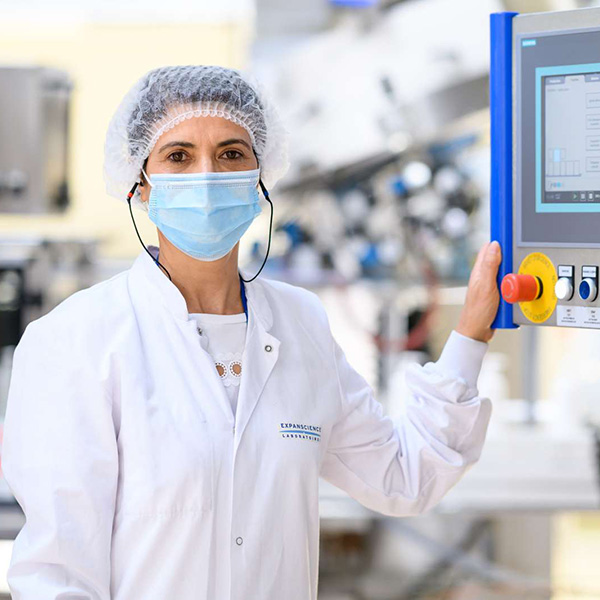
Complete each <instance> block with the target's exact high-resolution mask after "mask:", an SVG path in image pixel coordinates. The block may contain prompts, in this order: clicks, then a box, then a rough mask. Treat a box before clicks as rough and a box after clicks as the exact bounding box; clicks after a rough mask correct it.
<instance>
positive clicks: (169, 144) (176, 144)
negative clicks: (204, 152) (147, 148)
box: [159, 142, 196, 152]
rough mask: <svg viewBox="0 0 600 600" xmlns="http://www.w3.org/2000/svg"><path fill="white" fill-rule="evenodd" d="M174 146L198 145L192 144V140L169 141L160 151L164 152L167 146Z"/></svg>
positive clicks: (187, 146)
mask: <svg viewBox="0 0 600 600" xmlns="http://www.w3.org/2000/svg"><path fill="white" fill-rule="evenodd" d="M173 146H179V147H181V148H195V147H196V145H195V144H192V142H169V143H168V144H165V145H164V146H161V148H160V150H159V152H162V151H163V150H165V149H166V148H172V147H173Z"/></svg>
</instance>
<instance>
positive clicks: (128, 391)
mask: <svg viewBox="0 0 600 600" xmlns="http://www.w3.org/2000/svg"><path fill="white" fill-rule="evenodd" d="M282 140H283V130H282V128H281V127H280V125H279V122H278V120H277V117H276V114H275V112H274V111H273V109H272V108H270V107H269V105H268V103H267V102H266V100H265V98H264V96H263V95H261V94H260V93H259V92H258V88H257V87H256V86H255V85H252V84H250V83H249V82H248V81H247V80H246V79H244V78H242V76H241V75H240V74H239V73H238V72H236V71H233V70H229V69H224V68H220V67H205V66H191V67H165V68H160V69H155V70H153V71H151V72H149V73H147V74H146V75H145V76H144V77H142V79H141V80H140V81H139V82H138V83H137V84H136V85H135V86H134V87H133V89H132V90H131V91H130V92H129V93H128V95H127V96H126V97H125V99H124V100H123V102H122V104H121V105H120V107H119V109H118V110H117V113H116V114H115V117H114V118H113V120H112V122H111V124H110V127H109V131H108V134H107V141H106V157H105V177H106V181H107V189H108V191H109V193H111V194H113V195H115V196H117V197H118V198H120V199H125V198H127V199H128V200H129V201H130V202H133V204H134V205H135V206H140V207H143V208H145V209H147V210H148V213H149V217H150V219H152V221H153V222H154V223H156V224H157V228H158V236H159V247H160V254H159V253H158V250H159V249H158V248H156V247H153V246H151V247H150V249H149V251H146V249H145V248H144V250H143V251H141V252H140V254H139V256H138V257H137V259H136V260H135V262H134V264H133V266H132V267H131V268H130V269H129V270H127V271H125V272H123V273H120V274H118V275H115V276H114V277H112V278H111V279H109V280H107V281H104V282H102V283H99V284H96V285H94V286H92V287H90V288H88V289H85V290H82V291H79V292H77V293H75V294H73V295H72V296H70V297H69V298H67V299H66V300H65V301H63V302H62V303H61V304H60V305H59V306H57V307H56V308H54V309H53V310H52V311H50V312H49V313H48V314H47V315H45V316H43V317H41V318H39V319H37V320H35V321H33V322H32V323H30V324H29V325H28V326H27V328H26V330H25V333H24V335H23V337H22V339H21V341H20V343H19V345H18V346H17V348H16V351H15V355H14V369H13V374H12V380H11V385H10V391H9V400H8V408H7V416H6V423H5V438H4V450H3V469H4V474H5V477H6V480H7V482H8V484H9V486H10V488H11V490H12V492H13V493H14V495H15V497H16V498H17V500H18V501H19V503H20V504H21V506H22V507H23V510H24V512H25V515H26V517H27V522H26V524H25V526H24V527H23V529H22V531H21V532H20V534H19V535H18V537H17V539H16V541H15V545H14V550H13V555H12V561H11V565H10V570H9V573H8V581H9V584H10V587H11V591H12V594H13V598H14V600H39V599H40V598H43V599H44V600H51V599H56V600H58V599H61V600H62V599H66V598H73V599H75V598H77V599H78V600H83V599H85V600H92V599H94V600H98V599H101V600H108V599H109V598H110V599H115V600H133V599H140V600H155V599H156V600H159V599H160V600H165V599H166V598H176V599H177V600H192V599H193V600H200V599H203V600H205V599H206V600H208V599H210V600H222V599H225V598H227V599H230V598H233V599H236V600H242V599H248V598H253V599H254V598H256V599H260V600H271V599H272V600H280V599H281V598H286V599H288V600H289V599H291V600H307V599H309V598H310V599H315V598H316V597H317V574H318V539H319V518H318V479H319V476H322V477H323V478H324V479H326V480H328V481H330V482H331V483H333V484H334V485H336V486H338V487H340V488H341V489H343V490H345V491H346V492H348V494H350V495H351V496H352V497H354V498H355V499H357V500H358V501H359V502H361V503H362V504H364V505H365V506H367V507H369V508H371V509H373V510H375V511H378V512H380V513H383V514H386V515H392V516H405V515H414V514H417V513H420V512H422V511H424V510H427V509H428V508H430V507H431V506H433V505H434V504H435V503H436V502H438V501H439V500H440V498H441V497H442V496H443V495H444V493H445V492H446V491H447V490H449V489H450V488H451V487H452V486H453V485H454V484H455V483H456V482H457V481H458V479H459V478H460V477H461V475H462V474H463V473H464V472H465V471H466V470H467V468H468V467H469V466H470V465H472V464H473V463H474V462H475V461H476V460H477V459H478V457H479V455H480V452H481V447H482V444H483V441H484V437H485V432H486V428H487V424H488V420H489V417H490V409H491V407H490V403H489V401H488V400H487V399H482V398H479V397H478V396H477V389H476V380H477V376H478V372H479V369H480V365H481V361H482V359H483V356H484V353H485V350H486V347H487V344H486V342H487V341H488V340H489V339H490V338H491V335H492V331H491V330H490V324H491V322H492V318H493V316H494V313H495V310H496V306H497V303H498V293H497V291H496V285H495V276H496V271H497V267H498V263H499V260H500V256H499V248H498V247H497V244H488V245H486V246H485V247H484V248H483V249H482V251H481V252H480V254H479V257H478V260H477V263H476V265H475V267H474V270H473V273H472V275H471V281H470V283H469V289H468V293H467V299H466V304H465V306H464V310H463V312H462V316H461V318H460V322H459V325H458V326H457V328H456V331H454V332H453V333H452V334H451V336H450V338H449V340H448V342H447V344H446V346H445V349H444V351H443V353H442V355H441V357H440V359H439V360H438V361H437V363H434V364H428V365H426V366H425V367H420V366H416V365H415V367H414V369H413V370H412V371H411V372H410V374H409V376H408V382H409V385H410V388H411V390H412V398H410V399H408V403H407V404H408V405H407V411H406V416H405V418H403V419H402V420H400V421H399V422H398V423H396V424H394V423H392V421H391V420H390V419H389V418H388V417H386V416H385V415H384V413H383V410H382V407H381V405H380V404H379V403H378V402H377V401H376V400H375V398H374V397H373V393H372V390H371V389H370V388H369V386H368V385H367V383H366V382H365V380H364V379H363V378H362V377H361V376H360V375H359V374H358V373H357V372H356V371H355V370H354V369H353V368H352V367H351V366H350V365H349V364H348V362H347V361H346V358H345V356H344V353H343V352H342V350H341V349H340V347H339V346H338V344H337V343H336V341H335V340H334V338H333V337H332V335H331V331H330V328H329V325H328V321H327V316H326V313H325V311H324V309H323V306H322V305H321V303H320V301H319V299H318V297H317V296H316V295H315V294H313V293H312V292H309V291H307V290H304V289H302V288H300V287H295V286H292V285H289V284H285V283H281V282H277V281H273V280H268V279H263V278H254V277H253V278H250V277H249V275H250V274H249V273H246V272H245V271H242V273H241V274H240V272H239V271H238V264H237V260H238V241H239V239H240V237H241V236H242V234H243V233H244V231H246V229H247V227H248V226H249V224H250V223H251V221H252V219H253V218H254V217H255V216H256V214H257V212H259V211H258V209H257V202H258V186H261V188H262V190H263V191H264V192H265V193H268V192H267V190H268V189H269V187H271V186H272V185H273V184H274V183H275V181H276V180H277V178H278V177H280V176H281V175H282V174H283V172H284V170H285V165H286V160H285V151H284V147H283V143H282ZM259 174H260V178H259ZM259 179H260V181H259ZM138 184H139V185H138ZM242 275H243V277H242Z"/></svg>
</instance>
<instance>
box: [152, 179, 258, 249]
mask: <svg viewBox="0 0 600 600" xmlns="http://www.w3.org/2000/svg"><path fill="white" fill-rule="evenodd" d="M259 174H260V169H253V170H251V171H226V172H222V173H181V174H171V173H157V174H154V175H152V176H151V178H150V177H149V176H148V175H146V172H145V171H144V175H146V179H147V180H148V182H149V183H150V185H151V186H152V189H151V190H150V198H149V200H148V216H149V217H150V220H151V221H152V222H153V223H154V224H155V225H156V226H157V227H158V229H159V230H160V231H161V232H162V234H163V235H164V236H165V237H166V238H167V239H168V240H169V241H170V242H171V243H172V244H173V245H174V246H176V247H177V248H179V250H181V251H182V252H184V253H185V254H188V255H189V256H192V257H193V258H196V259H198V260H204V261H212V260H217V259H218V258H222V257H223V256H225V255H226V254H228V253H229V252H230V251H231V249H232V248H233V247H234V246H235V245H236V244H237V242H238V241H239V240H240V238H241V237H242V235H244V233H245V232H246V230H247V229H248V227H250V224H251V223H252V221H253V220H254V219H255V218H256V216H257V215H258V214H259V213H260V212H261V208H260V206H259V197H258V189H257V185H258V180H259Z"/></svg>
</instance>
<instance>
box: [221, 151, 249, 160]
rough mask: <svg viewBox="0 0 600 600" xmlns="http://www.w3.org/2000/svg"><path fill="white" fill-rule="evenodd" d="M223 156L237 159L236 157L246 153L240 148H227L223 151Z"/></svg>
mask: <svg viewBox="0 0 600 600" xmlns="http://www.w3.org/2000/svg"><path fill="white" fill-rule="evenodd" d="M223 156H225V157H226V158H228V159H229V160H235V159H236V158H241V157H243V156H244V155H243V154H242V153H241V152H240V151H239V150H227V151H225V152H223Z"/></svg>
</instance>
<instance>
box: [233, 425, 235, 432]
mask: <svg viewBox="0 0 600 600" xmlns="http://www.w3.org/2000/svg"><path fill="white" fill-rule="evenodd" d="M233 433H235V425H234V426H233Z"/></svg>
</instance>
